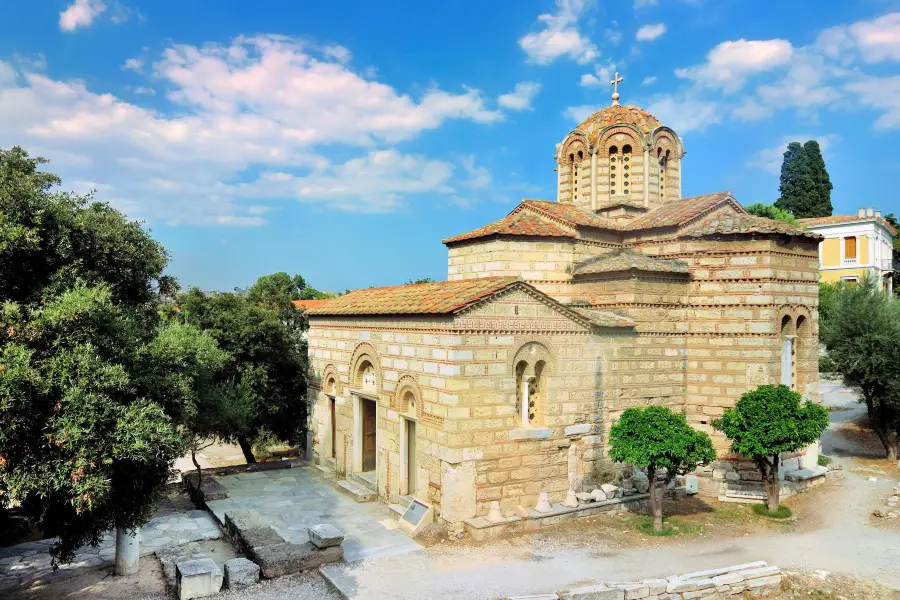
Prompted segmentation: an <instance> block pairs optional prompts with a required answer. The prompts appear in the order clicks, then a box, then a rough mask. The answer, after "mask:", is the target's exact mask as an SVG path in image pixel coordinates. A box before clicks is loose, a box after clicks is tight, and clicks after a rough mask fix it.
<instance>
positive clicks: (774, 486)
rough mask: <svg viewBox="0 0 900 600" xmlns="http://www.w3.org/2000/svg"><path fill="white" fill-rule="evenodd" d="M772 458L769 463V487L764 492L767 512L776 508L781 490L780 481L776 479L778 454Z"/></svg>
mask: <svg viewBox="0 0 900 600" xmlns="http://www.w3.org/2000/svg"><path fill="white" fill-rule="evenodd" d="M772 458H773V464H772V465H769V475H768V482H769V489H768V490H767V492H766V500H767V501H768V504H769V512H775V511H776V510H778V504H779V499H780V498H779V495H780V492H781V482H780V481H779V480H778V455H775V456H773V457H772Z"/></svg>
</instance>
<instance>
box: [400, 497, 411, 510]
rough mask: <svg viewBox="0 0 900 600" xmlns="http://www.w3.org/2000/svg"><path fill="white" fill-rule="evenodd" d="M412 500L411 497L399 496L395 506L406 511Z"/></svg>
mask: <svg viewBox="0 0 900 600" xmlns="http://www.w3.org/2000/svg"><path fill="white" fill-rule="evenodd" d="M412 500H413V497H412V496H400V498H399V499H398V500H397V504H399V505H400V506H402V507H403V508H404V509H406V508H409V503H410V502H412Z"/></svg>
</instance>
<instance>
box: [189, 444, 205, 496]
mask: <svg viewBox="0 0 900 600" xmlns="http://www.w3.org/2000/svg"><path fill="white" fill-rule="evenodd" d="M191 461H193V463H194V466H195V467H197V498H198V500H197V501H198V502H199V501H200V500H199V498H200V488H201V487H203V471H202V470H201V469H200V463H198V462H197V449H196V448H192V449H191Z"/></svg>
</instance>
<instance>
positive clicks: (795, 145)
mask: <svg viewBox="0 0 900 600" xmlns="http://www.w3.org/2000/svg"><path fill="white" fill-rule="evenodd" d="M832 187H833V186H832V185H831V179H830V178H829V177H828V171H827V170H826V169H825V159H824V158H822V150H821V149H820V148H819V143H818V142H817V141H815V140H809V141H808V142H806V143H805V144H803V145H802V146H801V145H800V143H799V142H791V143H790V144H788V147H787V150H786V151H785V153H784V162H783V163H782V165H781V185H780V186H779V187H778V190H779V191H780V192H781V197H780V198H778V200H777V201H776V202H775V206H776V207H778V208H781V209H783V210H787V211H790V213H791V214H793V215H794V216H795V217H797V218H798V219H804V218H809V217H828V216H830V215H831V212H832V206H831V189H832Z"/></svg>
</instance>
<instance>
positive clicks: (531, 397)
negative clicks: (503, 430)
mask: <svg viewBox="0 0 900 600" xmlns="http://www.w3.org/2000/svg"><path fill="white" fill-rule="evenodd" d="M549 361H550V353H549V352H547V349H546V348H545V347H544V346H543V345H541V344H539V343H536V342H531V343H528V344H526V345H525V346H523V347H522V348H521V349H520V350H519V351H518V352H517V353H516V358H515V361H514V363H513V364H514V365H515V376H516V416H517V420H518V422H519V424H520V425H521V426H523V427H534V426H542V425H543V423H544V416H545V414H546V407H545V405H544V403H545V400H546V396H547V382H546V374H547V373H548V367H547V365H548V363H549Z"/></svg>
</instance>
